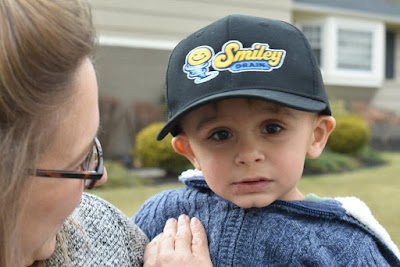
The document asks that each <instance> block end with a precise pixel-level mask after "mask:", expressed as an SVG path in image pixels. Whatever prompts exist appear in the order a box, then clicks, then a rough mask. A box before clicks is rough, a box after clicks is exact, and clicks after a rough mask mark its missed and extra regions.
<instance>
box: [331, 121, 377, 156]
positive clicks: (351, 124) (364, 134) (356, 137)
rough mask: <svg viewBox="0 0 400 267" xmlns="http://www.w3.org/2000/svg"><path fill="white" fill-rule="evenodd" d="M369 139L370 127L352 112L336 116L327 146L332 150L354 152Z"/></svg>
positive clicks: (344, 152) (346, 152)
mask: <svg viewBox="0 0 400 267" xmlns="http://www.w3.org/2000/svg"><path fill="white" fill-rule="evenodd" d="M369 141H370V129H369V127H368V124H367V123H366V121H365V120H364V119H362V118H361V117H358V116H356V115H353V114H347V115H341V116H338V117H336V128H335V130H334V131H333V132H332V134H331V136H330V137H329V140H328V143H327V146H328V148H329V149H330V150H331V151H333V152H338V153H343V154H356V153H358V152H359V151H360V150H361V149H362V148H364V147H365V146H367V145H368V144H369Z"/></svg>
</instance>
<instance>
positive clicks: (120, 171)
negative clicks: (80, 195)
mask: <svg viewBox="0 0 400 267" xmlns="http://www.w3.org/2000/svg"><path fill="white" fill-rule="evenodd" d="M104 165H105V167H106V169H107V174H108V179H107V182H106V183H105V184H103V185H102V186H99V187H95V188H96V189H103V188H116V187H132V186H140V185H143V184H145V183H146V181H145V180H144V179H142V178H141V177H137V176H135V175H133V174H132V173H131V172H130V171H129V170H128V169H127V168H125V167H124V166H123V165H122V163H120V162H118V161H114V160H106V161H105V162H104Z"/></svg>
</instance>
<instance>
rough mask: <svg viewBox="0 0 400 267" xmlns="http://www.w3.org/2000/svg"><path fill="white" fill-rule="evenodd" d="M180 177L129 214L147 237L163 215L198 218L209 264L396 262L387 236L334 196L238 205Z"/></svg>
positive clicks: (395, 251)
mask: <svg viewBox="0 0 400 267" xmlns="http://www.w3.org/2000/svg"><path fill="white" fill-rule="evenodd" d="M186 183H187V185H188V186H187V187H185V188H182V189H177V190H169V191H164V192H161V193H159V194H158V195H156V196H154V197H152V198H151V199H149V200H148V201H147V202H146V203H145V204H144V205H143V207H142V208H141V209H140V210H139V211H138V213H137V214H136V215H135V216H134V217H133V220H134V222H135V223H136V224H137V225H138V226H139V227H140V228H141V229H142V230H143V231H144V232H145V233H146V234H147V236H148V237H149V238H150V239H152V238H154V237H155V236H156V235H157V234H159V233H161V232H162V229H163V227H164V224H165V222H166V221H167V219H168V218H177V217H178V216H179V215H180V214H187V215H189V216H190V217H197V218H199V219H200V220H201V221H202V223H203V224H204V226H205V228H206V230H207V235H208V241H209V249H210V254H211V260H212V262H213V265H214V267H217V266H235V267H236V266H246V267H252V266H319V267H320V266H327V267H333V266H363V267H366V266H400V259H399V253H398V249H397V247H396V246H395V245H394V243H392V242H391V240H390V238H389V242H386V241H388V240H386V241H385V238H382V236H381V235H379V231H374V230H373V227H368V226H367V225H366V224H364V223H362V222H361V221H360V220H357V219H355V218H354V217H353V216H350V215H349V214H348V212H347V211H346V209H345V208H344V207H343V205H342V203H341V202H339V201H337V200H334V199H320V200H302V201H276V202H274V203H272V204H271V205H269V206H267V207H264V208H249V209H242V208H240V207H238V206H236V205H235V204H233V203H231V202H229V201H226V200H224V199H222V198H220V197H219V196H217V195H216V194H214V193H213V192H212V191H211V190H210V189H208V187H207V185H206V184H205V182H202V181H200V182H199V181H198V180H197V181H194V183H191V182H190V181H189V182H186ZM371 217H372V215H371ZM371 228H372V229H371ZM378 228H379V227H378ZM382 229H383V228H382ZM383 231H384V230H383ZM377 232H378V233H377ZM384 234H386V232H385V231H384ZM387 237H388V235H387Z"/></svg>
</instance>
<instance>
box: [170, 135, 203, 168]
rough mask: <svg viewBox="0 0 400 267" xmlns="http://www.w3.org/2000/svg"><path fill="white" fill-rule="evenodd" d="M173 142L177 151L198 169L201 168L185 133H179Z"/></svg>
mask: <svg viewBox="0 0 400 267" xmlns="http://www.w3.org/2000/svg"><path fill="white" fill-rule="evenodd" d="M171 143H172V147H173V148H174V150H175V152H176V153H178V154H181V155H182V156H184V157H186V158H187V159H188V160H189V161H190V162H191V163H192V164H193V166H194V167H195V168H196V169H198V170H201V168H200V164H199V162H198V161H197V159H196V155H195V154H194V153H193V150H192V148H191V146H190V143H189V139H188V138H187V136H186V135H185V134H179V135H177V136H175V137H174V138H172V141H171Z"/></svg>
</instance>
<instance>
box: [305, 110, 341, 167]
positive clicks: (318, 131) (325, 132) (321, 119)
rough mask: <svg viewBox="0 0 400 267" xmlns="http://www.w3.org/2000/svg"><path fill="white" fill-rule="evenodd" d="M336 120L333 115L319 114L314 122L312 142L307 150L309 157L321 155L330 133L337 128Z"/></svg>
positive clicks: (313, 157)
mask: <svg viewBox="0 0 400 267" xmlns="http://www.w3.org/2000/svg"><path fill="white" fill-rule="evenodd" d="M335 126H336V120H335V118H333V117H332V116H318V118H317V121H316V122H315V124H314V131H313V133H312V139H311V144H310V146H309V148H308V151H307V157H309V158H312V159H315V158H317V157H318V156H319V155H321V153H322V151H323V150H324V148H325V145H326V142H327V141H328V137H329V135H330V134H331V133H332V131H333V129H335Z"/></svg>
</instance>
